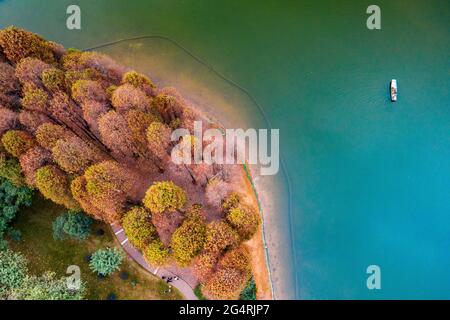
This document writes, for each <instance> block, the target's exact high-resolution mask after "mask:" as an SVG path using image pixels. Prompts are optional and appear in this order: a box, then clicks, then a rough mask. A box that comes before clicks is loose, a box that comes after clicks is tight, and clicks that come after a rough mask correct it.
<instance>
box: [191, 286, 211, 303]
mask: <svg viewBox="0 0 450 320" xmlns="http://www.w3.org/2000/svg"><path fill="white" fill-rule="evenodd" d="M194 294H195V295H196V297H197V298H198V300H208V299H207V298H206V297H205V296H204V295H203V293H202V285H201V284H199V285H197V286H196V287H195V288H194Z"/></svg>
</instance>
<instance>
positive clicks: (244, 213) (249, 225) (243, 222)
mask: <svg viewBox="0 0 450 320" xmlns="http://www.w3.org/2000/svg"><path fill="white" fill-rule="evenodd" d="M227 220H228V222H229V223H230V224H231V225H232V226H233V227H234V228H236V230H237V231H238V233H239V235H240V236H241V238H242V239H244V240H248V239H250V238H251V237H252V236H253V235H254V234H255V232H256V231H257V229H258V226H259V223H260V217H259V215H258V214H257V213H256V212H254V211H253V210H251V209H250V208H244V207H243V206H239V207H235V208H232V209H231V210H230V211H229V212H228V214H227Z"/></svg>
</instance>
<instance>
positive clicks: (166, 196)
mask: <svg viewBox="0 0 450 320" xmlns="http://www.w3.org/2000/svg"><path fill="white" fill-rule="evenodd" d="M185 203H186V193H185V192H184V190H183V189H181V188H180V187H178V186H177V185H176V184H174V183H173V182H172V181H160V182H155V183H154V184H153V185H152V186H151V187H150V188H149V189H148V190H147V192H146V194H145V198H144V205H145V206H146V207H147V208H148V209H149V210H150V211H151V212H153V213H162V212H164V211H166V210H167V211H176V210H180V209H182V208H183V206H184V204H185Z"/></svg>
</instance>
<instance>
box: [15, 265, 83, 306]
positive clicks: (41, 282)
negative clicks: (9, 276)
mask: <svg viewBox="0 0 450 320" xmlns="http://www.w3.org/2000/svg"><path fill="white" fill-rule="evenodd" d="M80 285H81V286H80V289H78V290H74V289H71V288H69V287H68V286H67V278H66V277H61V278H59V279H58V278H56V274H55V273H54V272H46V273H44V274H43V275H42V276H27V277H25V279H24V281H23V282H22V284H21V285H20V287H18V288H16V289H13V290H11V293H10V298H11V299H15V300H82V299H83V297H84V293H85V285H84V283H83V282H81V284H80Z"/></svg>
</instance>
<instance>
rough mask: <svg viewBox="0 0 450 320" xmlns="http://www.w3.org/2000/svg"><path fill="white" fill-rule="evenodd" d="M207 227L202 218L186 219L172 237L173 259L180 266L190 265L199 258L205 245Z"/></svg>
mask: <svg viewBox="0 0 450 320" xmlns="http://www.w3.org/2000/svg"><path fill="white" fill-rule="evenodd" d="M205 233H206V225H205V223H204V222H203V220H202V218H201V217H200V216H197V215H194V216H191V217H189V218H188V219H186V220H185V221H184V222H183V224H182V225H181V226H180V227H179V228H178V229H177V230H175V232H174V233H173V235H172V240H171V244H170V246H171V248H172V250H173V257H174V258H175V261H176V262H177V263H178V264H179V265H180V266H186V265H188V264H189V263H190V262H191V261H192V259H194V258H195V256H197V255H198V254H199V253H200V251H201V250H202V248H203V245H204V243H205Z"/></svg>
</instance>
